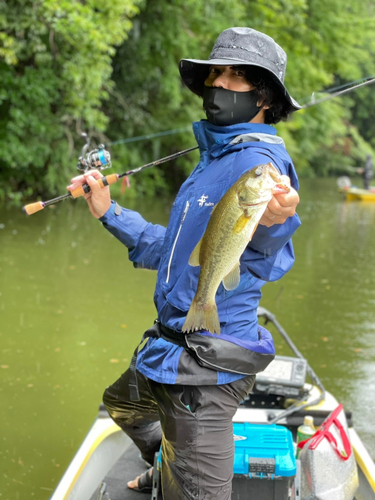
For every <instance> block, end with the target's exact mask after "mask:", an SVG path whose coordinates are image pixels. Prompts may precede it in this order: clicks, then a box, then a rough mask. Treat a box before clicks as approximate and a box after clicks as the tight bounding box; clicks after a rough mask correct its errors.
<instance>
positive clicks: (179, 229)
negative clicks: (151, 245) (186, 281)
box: [166, 201, 190, 283]
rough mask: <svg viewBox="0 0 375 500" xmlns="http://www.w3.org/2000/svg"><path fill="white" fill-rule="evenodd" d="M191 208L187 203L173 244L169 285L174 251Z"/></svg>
mask: <svg viewBox="0 0 375 500" xmlns="http://www.w3.org/2000/svg"><path fill="white" fill-rule="evenodd" d="M189 207H190V203H189V202H188V201H187V202H186V205H185V210H184V213H183V214H182V217H181V222H180V227H179V228H178V231H177V235H176V238H175V240H174V243H173V247H172V251H171V256H170V257H169V262H168V272H167V279H166V283H169V278H170V274H171V265H172V260H173V254H174V251H175V248H176V245H177V241H178V238H179V236H180V232H181V229H182V224H183V223H184V220H185V218H186V214H187V212H188V210H189Z"/></svg>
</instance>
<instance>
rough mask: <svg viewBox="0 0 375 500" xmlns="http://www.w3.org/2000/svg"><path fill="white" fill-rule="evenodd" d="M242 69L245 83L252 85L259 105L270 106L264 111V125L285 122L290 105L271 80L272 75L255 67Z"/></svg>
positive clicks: (276, 84) (278, 87)
mask: <svg viewBox="0 0 375 500" xmlns="http://www.w3.org/2000/svg"><path fill="white" fill-rule="evenodd" d="M243 69H244V70H245V73H246V79H247V81H248V82H249V83H251V84H252V85H254V87H255V90H256V91H257V93H258V96H259V101H260V102H261V104H262V105H263V106H270V108H269V109H265V110H264V123H266V124H268V125H271V124H273V123H279V121H281V120H286V119H287V118H288V116H289V113H290V105H289V104H288V102H287V100H286V98H285V97H284V95H283V91H282V88H281V87H280V85H279V84H278V83H277V82H276V80H274V79H273V77H272V74H271V73H270V72H269V71H267V70H264V69H263V68H258V67H257V66H243ZM275 78H276V77H275Z"/></svg>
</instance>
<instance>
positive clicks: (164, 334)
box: [129, 319, 188, 401]
mask: <svg viewBox="0 0 375 500" xmlns="http://www.w3.org/2000/svg"><path fill="white" fill-rule="evenodd" d="M185 335H186V334H184V333H180V332H176V331H175V330H171V329H170V328H167V327H166V326H164V325H162V324H161V323H160V321H159V320H158V319H156V320H155V323H154V324H153V325H152V327H151V328H149V329H148V330H146V331H145V333H144V334H143V336H142V339H141V341H140V343H139V344H138V346H137V347H136V349H135V351H134V354H133V357H132V360H131V362H130V367H129V369H130V377H129V392H130V399H131V401H139V400H140V397H139V390H138V380H137V357H138V351H139V347H140V345H141V344H142V342H144V340H146V339H147V338H157V339H160V338H162V339H164V340H167V341H168V342H172V344H176V345H179V346H181V347H184V348H187V347H188V345H187V343H186V338H185Z"/></svg>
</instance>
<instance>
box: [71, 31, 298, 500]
mask: <svg viewBox="0 0 375 500" xmlns="http://www.w3.org/2000/svg"><path fill="white" fill-rule="evenodd" d="M286 60H287V58H286V54H285V52H284V50H283V49H282V48H281V47H280V46H279V45H277V44H276V42H275V41H274V40H273V39H272V38H270V37H269V36H267V35H265V34H263V33H260V32H258V31H255V30H253V29H250V28H230V29H227V30H225V31H223V32H222V33H221V34H220V35H219V37H218V39H217V41H216V43H215V45H214V47H213V50H212V52H211V55H210V57H209V59H207V60H195V59H183V60H182V61H181V62H180V65H179V69H180V74H181V77H182V80H183V82H184V83H185V84H186V85H187V87H188V88H189V89H190V90H191V91H192V92H193V93H194V94H196V95H198V96H200V97H201V98H203V108H204V111H205V113H206V116H207V120H201V121H199V122H197V123H194V124H193V130H194V133H195V136H196V139H197V142H198V145H199V148H200V153H201V156H200V161H199V163H198V165H197V167H196V168H195V169H194V171H193V172H192V173H191V175H190V176H189V177H188V179H187V180H186V181H185V182H184V184H183V185H182V186H181V188H180V191H179V193H178V195H177V197H176V200H175V202H174V205H173V207H172V210H171V214H170V220H169V224H168V226H167V228H164V227H162V226H160V225H156V224H150V223H147V222H146V221H145V220H144V219H143V218H142V216H141V215H140V214H138V213H136V212H134V211H131V210H128V209H126V208H121V207H120V206H119V205H118V204H117V203H116V202H114V201H111V199H110V193H109V188H108V187H107V188H104V189H100V187H99V184H98V183H97V179H99V178H100V177H101V174H100V172H97V171H94V172H89V173H86V174H84V175H83V176H79V177H77V178H75V179H73V180H72V185H71V186H69V187H68V189H70V190H72V189H74V188H75V187H77V186H78V185H80V184H82V183H84V182H87V183H88V184H89V186H90V188H91V192H90V193H88V194H86V195H85V198H86V201H87V203H88V205H89V208H90V211H91V213H92V214H93V216H94V217H96V218H97V219H99V220H100V221H101V222H102V224H103V225H104V227H105V228H106V229H108V231H109V232H111V233H112V234H113V235H115V236H116V237H117V238H118V239H119V240H120V241H121V242H122V243H123V244H124V245H125V246H126V247H127V248H128V250H129V258H130V260H131V261H132V262H133V263H134V265H135V266H136V267H137V268H146V269H155V270H157V271H158V274H157V283H156V289H155V294H154V302H155V305H156V309H157V321H156V323H155V325H154V326H153V327H151V328H150V330H148V331H147V332H146V333H145V337H146V338H148V340H147V343H146V344H145V346H144V347H143V348H142V349H141V350H140V352H139V353H138V355H137V357H135V358H134V360H135V361H136V365H135V361H134V360H133V363H132V366H131V367H130V368H129V369H128V370H127V371H126V372H125V373H124V374H123V375H122V376H121V377H120V378H119V379H118V380H117V381H116V382H115V383H114V384H113V385H111V386H109V387H108V388H107V389H106V390H105V393H104V399H103V400H104V404H105V406H106V408H107V409H108V412H109V414H110V415H111V417H112V418H113V420H114V421H115V422H116V423H117V424H118V425H119V426H120V427H121V428H122V429H123V430H124V432H125V433H126V434H128V435H129V436H130V437H131V438H132V439H133V441H134V443H135V444H136V445H137V446H138V448H139V449H140V451H141V455H142V457H143V458H144V460H145V461H146V462H148V463H149V464H152V463H153V460H154V454H155V453H156V452H158V451H159V448H160V444H161V443H162V447H161V449H162V477H161V481H162V491H163V497H164V499H165V500H192V499H194V500H200V499H202V500H203V499H205V500H210V499H215V500H228V499H230V497H231V481H232V476H233V473H232V470H233V454H234V443H233V429H232V418H233V416H234V414H235V412H236V410H237V408H238V406H239V404H240V403H241V401H243V399H244V398H245V397H246V396H247V395H248V394H249V392H250V391H251V389H252V387H253V384H254V380H255V373H256V372H258V371H261V370H263V369H264V368H265V366H266V365H267V364H268V363H269V362H270V361H271V360H272V359H273V356H274V347H273V342H272V337H271V335H270V333H269V332H267V330H266V329H265V328H263V327H261V326H259V325H258V321H257V307H258V305H259V300H260V297H261V291H260V289H261V287H262V286H263V285H264V284H265V282H267V281H275V280H277V279H279V278H281V277H282V276H283V275H284V274H285V273H286V272H287V271H289V269H290V268H291V267H292V265H293V262H294V253H293V246H292V242H291V236H292V235H293V233H294V232H295V231H296V229H297V228H298V226H299V225H300V221H299V218H298V216H297V214H296V213H295V211H296V206H297V205H298V203H299V196H298V193H297V189H298V180H297V175H296V172H295V169H294V167H293V163H292V160H291V159H290V157H289V155H288V153H287V151H286V149H285V146H284V143H283V140H282V139H281V138H280V137H278V136H277V135H276V130H275V129H274V128H273V127H272V126H271V124H275V123H277V122H279V121H280V120H282V119H286V118H287V117H288V115H289V114H290V113H291V112H293V111H295V110H298V109H300V106H299V105H298V103H297V102H296V101H295V100H294V99H293V98H292V97H291V96H290V94H289V93H288V91H287V90H286V88H285V85H284V77H285V68H286ZM269 162H271V163H272V164H273V165H274V166H275V167H276V168H277V170H278V171H279V172H280V174H281V175H282V179H283V181H284V182H285V183H287V184H288V185H289V186H290V191H289V193H285V192H284V193H280V192H275V193H274V194H273V197H272V199H271V201H269V203H268V205H267V208H266V210H265V212H264V214H263V216H262V218H261V220H260V224H259V226H258V228H257V229H256V231H255V233H254V235H253V237H252V239H251V241H250V242H249V244H248V246H247V248H246V250H245V251H244V253H243V255H242V257H241V260H240V273H241V274H240V284H239V285H238V286H237V287H236V288H235V289H234V290H232V291H227V290H225V289H224V287H223V286H222V285H220V287H219V289H218V291H217V294H216V303H217V307H218V314H219V318H220V327H221V334H220V335H216V334H215V335H211V334H209V335H207V332H204V331H201V332H199V331H198V332H195V334H194V338H195V342H196V346H195V347H197V345H198V348H199V345H200V342H201V343H202V345H203V339H204V341H205V342H207V343H208V344H209V346H210V352H211V353H212V352H213V353H215V356H216V364H215V365H214V366H213V365H209V363H207V362H206V360H205V356H204V353H202V356H201V357H200V359H199V358H198V357H197V356H195V351H194V349H191V348H189V346H188V345H187V344H186V338H188V339H190V338H192V337H189V336H188V335H189V334H187V337H186V338H185V335H183V334H182V326H183V324H184V321H185V318H186V315H187V312H188V310H189V307H190V304H191V301H192V299H193V297H194V295H195V293H196V290H197V283H198V276H199V267H198V268H197V267H192V266H190V265H189V264H188V260H189V256H190V255H191V253H192V251H193V249H194V247H195V246H196V245H197V243H198V241H199V240H200V239H201V237H202V235H203V233H204V231H205V228H206V226H207V223H208V220H209V218H210V214H211V212H212V207H213V206H214V205H216V204H217V203H218V202H219V200H220V199H221V198H222V196H223V195H224V193H225V192H226V191H227V190H228V189H229V188H230V187H231V186H232V185H233V184H234V183H235V182H236V181H237V180H238V179H239V178H240V177H241V175H242V174H243V173H245V172H247V171H248V170H250V169H252V168H253V167H254V166H257V165H260V164H266V163H269ZM197 339H198V340H197ZM204 345H206V344H204ZM198 350H199V349H198ZM200 351H202V349H201V350H200ZM240 365H241V366H242V368H241V369H238V366H240ZM138 394H139V399H138ZM151 475H152V469H150V470H149V471H146V472H145V473H144V474H142V475H141V476H139V477H137V478H136V479H134V480H133V481H130V482H129V483H128V487H129V488H133V489H135V490H138V491H147V490H149V491H150V489H151Z"/></svg>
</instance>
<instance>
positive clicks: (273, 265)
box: [241, 214, 301, 281]
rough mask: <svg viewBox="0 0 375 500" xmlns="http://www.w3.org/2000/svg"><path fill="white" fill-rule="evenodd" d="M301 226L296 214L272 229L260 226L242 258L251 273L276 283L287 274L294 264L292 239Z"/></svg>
mask: <svg viewBox="0 0 375 500" xmlns="http://www.w3.org/2000/svg"><path fill="white" fill-rule="evenodd" d="M300 225H301V222H300V220H299V217H298V215H297V214H295V215H294V216H293V217H289V218H288V219H287V220H286V221H285V222H284V224H275V225H274V226H271V227H266V226H260V225H259V226H258V227H257V229H256V231H255V233H254V236H253V238H252V240H251V242H250V243H249V245H248V246H247V248H246V250H245V252H244V254H243V255H242V258H241V263H242V264H244V265H245V266H246V267H247V268H248V270H249V271H250V273H251V274H252V275H254V276H255V277H256V278H259V279H261V280H264V281H276V280H278V279H280V278H281V277H282V276H284V274H286V273H287V272H288V271H289V270H290V269H291V267H292V266H293V264H294V250H293V245H292V241H291V237H292V235H293V233H294V232H295V231H296V229H297V228H298V227H299V226H300Z"/></svg>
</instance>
